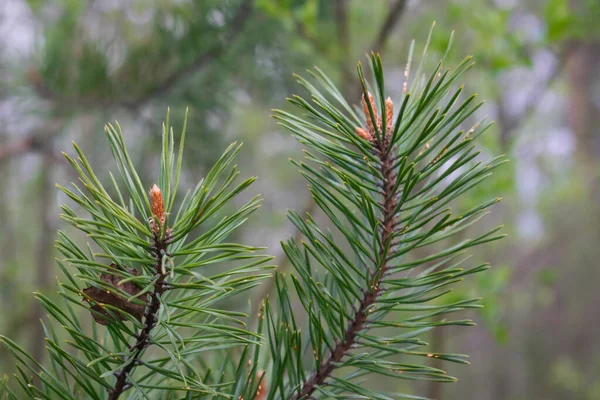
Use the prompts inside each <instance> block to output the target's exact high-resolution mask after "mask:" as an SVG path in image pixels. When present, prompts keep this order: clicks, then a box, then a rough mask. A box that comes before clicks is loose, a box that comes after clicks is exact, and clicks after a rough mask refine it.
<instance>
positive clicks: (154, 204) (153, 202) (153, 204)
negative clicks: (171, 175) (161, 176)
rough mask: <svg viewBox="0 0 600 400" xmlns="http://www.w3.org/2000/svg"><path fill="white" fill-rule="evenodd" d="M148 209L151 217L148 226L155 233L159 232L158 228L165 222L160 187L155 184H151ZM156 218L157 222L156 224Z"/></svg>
mask: <svg viewBox="0 0 600 400" xmlns="http://www.w3.org/2000/svg"><path fill="white" fill-rule="evenodd" d="M148 194H149V195H150V211H151V212H152V219H151V221H150V228H151V229H152V232H153V233H155V234H157V233H158V232H160V228H161V226H162V225H164V223H165V202H164V200H163V195H162V192H161V190H160V188H159V187H158V186H157V185H153V186H152V188H151V189H150V191H149V192H148ZM157 220H158V222H159V224H160V225H158V224H156V221H157Z"/></svg>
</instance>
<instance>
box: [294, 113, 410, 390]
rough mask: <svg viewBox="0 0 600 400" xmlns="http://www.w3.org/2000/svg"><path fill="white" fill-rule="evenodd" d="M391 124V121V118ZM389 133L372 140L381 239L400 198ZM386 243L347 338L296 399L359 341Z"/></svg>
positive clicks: (386, 238) (383, 269) (382, 271)
mask: <svg viewBox="0 0 600 400" xmlns="http://www.w3.org/2000/svg"><path fill="white" fill-rule="evenodd" d="M389 123H390V124H391V121H390V122H389ZM390 139H391V138H390V137H389V136H385V137H381V138H380V139H379V140H375V141H374V143H373V146H374V149H373V153H374V154H375V155H376V156H377V158H378V160H379V170H380V172H381V176H382V177H383V179H382V180H381V185H382V188H383V194H382V196H383V200H382V201H381V203H380V205H381V209H382V210H383V212H382V215H383V217H382V218H383V222H382V227H381V233H380V235H381V243H389V242H390V239H391V237H392V234H393V233H394V225H395V224H396V222H397V216H398V214H397V212H396V211H395V210H396V203H397V198H396V194H395V192H394V188H395V187H396V185H397V182H396V181H397V178H398V177H397V175H396V174H395V173H394V168H393V166H394V164H395V162H396V160H395V159H394V158H393V156H392V155H391V154H390V152H389V151H388V147H389V146H390ZM388 251H389V250H386V248H385V247H382V248H381V249H380V254H379V259H380V260H383V261H382V264H381V265H380V266H378V267H377V268H376V269H374V270H373V271H372V272H371V277H370V281H371V284H370V286H369V288H368V289H367V290H366V291H365V293H364V295H363V298H362V300H361V301H360V305H359V307H358V309H357V310H356V312H355V313H354V316H353V318H352V319H351V321H350V324H349V326H348V328H347V329H346V332H345V334H344V339H343V340H342V341H341V342H340V343H338V344H337V345H336V347H335V349H334V350H333V351H332V352H331V355H330V356H329V358H327V359H326V360H325V361H324V362H323V363H321V366H320V367H319V368H318V370H317V372H315V373H314V374H313V376H312V378H310V379H309V380H308V381H307V382H306V383H305V384H304V386H303V387H302V388H301V390H300V391H299V392H298V393H297V394H296V395H294V397H292V399H293V400H299V399H305V398H310V396H311V395H312V393H313V392H314V391H315V390H316V388H317V386H319V385H322V384H323V383H324V382H325V380H326V379H327V378H329V377H330V376H331V374H332V372H333V371H334V369H335V366H334V364H335V363H339V362H341V361H342V359H343V358H344V357H345V356H346V355H347V354H348V352H349V351H350V349H352V346H353V345H354V344H355V343H356V340H357V334H358V333H360V332H361V331H363V330H364V329H366V328H367V326H368V317H369V310H370V309H371V307H372V306H373V305H374V304H375V303H376V302H377V299H378V298H379V295H380V294H381V293H382V290H381V286H380V285H381V279H382V278H383V277H384V276H385V275H386V273H387V270H388V260H387V252H388Z"/></svg>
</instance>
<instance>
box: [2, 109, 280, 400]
mask: <svg viewBox="0 0 600 400" xmlns="http://www.w3.org/2000/svg"><path fill="white" fill-rule="evenodd" d="M186 118H187V117H186ZM185 129H186V128H185V123H184V128H183V132H182V134H181V140H180V145H179V151H178V153H177V154H176V152H175V146H174V135H173V130H172V129H171V128H170V127H169V120H168V116H167V121H166V123H165V125H163V136H162V137H163V149H162V154H161V162H160V170H159V176H158V182H159V184H158V185H157V184H153V185H144V184H142V182H141V179H140V177H139V175H138V174H137V172H136V170H135V168H134V165H133V163H132V160H131V157H130V156H129V154H128V152H127V149H126V147H125V142H124V137H123V134H122V132H121V128H120V127H119V125H118V124H117V125H116V126H112V125H108V126H107V127H106V133H107V137H108V142H109V144H110V147H111V150H112V152H113V155H114V157H115V161H116V165H117V168H118V170H119V174H120V178H121V181H122V186H121V185H119V184H118V183H117V179H116V178H115V177H114V176H112V175H111V181H112V184H113V187H111V188H108V187H105V186H104V185H103V184H102V183H101V181H100V178H98V177H97V175H96V174H95V173H94V171H93V170H92V167H91V164H90V163H89V162H88V160H87V158H86V157H85V155H84V154H83V152H82V151H81V149H80V148H79V147H78V146H76V145H74V147H75V151H76V153H77V158H73V157H71V156H68V155H66V154H65V157H66V158H67V160H68V161H69V163H70V164H71V165H72V166H73V168H74V169H75V171H76V172H77V174H78V175H79V180H80V183H79V184H73V188H72V189H68V188H66V187H62V186H59V188H60V189H61V190H62V191H63V192H64V193H65V194H66V195H67V196H68V197H69V199H70V200H72V201H73V203H74V204H75V206H76V207H75V208H71V206H68V205H64V206H62V210H63V213H64V214H63V215H62V217H63V219H64V220H65V221H66V222H67V223H69V224H70V225H72V226H73V227H75V228H76V229H78V230H80V231H82V232H83V233H85V234H86V236H87V238H88V239H90V242H91V243H87V244H86V246H85V247H81V246H80V245H79V244H78V242H79V240H77V239H75V238H71V236H70V234H68V233H66V232H59V239H58V241H57V242H56V246H57V248H58V250H59V252H60V253H61V255H62V256H63V258H62V259H61V260H59V261H58V264H59V266H60V268H61V269H62V271H63V273H64V276H65V277H66V281H65V282H59V295H60V298H59V299H58V300H56V299H54V298H52V297H48V296H46V295H44V294H41V293H37V294H36V297H37V298H38V299H39V300H40V301H41V303H42V305H43V306H44V308H45V309H46V311H47V312H48V314H49V317H50V319H51V321H50V322H49V324H47V325H45V326H44V328H45V331H46V341H47V348H48V353H49V356H50V365H49V366H45V365H41V364H40V363H38V362H37V361H36V360H34V359H33V358H31V356H29V355H28V354H27V353H26V352H25V351H24V350H23V349H22V348H21V347H20V346H19V345H17V344H16V343H15V342H14V341H12V340H10V339H8V338H6V337H0V341H1V342H2V343H4V345H6V347H7V348H8V349H9V350H10V351H11V352H12V353H13V355H14V356H15V357H16V359H17V361H18V364H17V369H18V371H19V375H17V376H16V380H17V381H18V382H19V384H20V386H21V389H22V390H23V392H24V393H25V395H26V396H27V397H29V398H41V399H55V398H59V399H82V398H89V399H98V400H100V399H110V400H114V399H118V398H123V397H125V396H127V397H128V398H132V399H152V398H155V399H164V398H171V397H172V398H175V397H179V398H181V397H183V398H199V396H201V395H207V396H209V397H215V396H216V397H222V398H230V393H238V394H239V396H249V394H250V393H252V391H256V384H255V383H256V377H255V376H250V375H249V373H241V371H245V369H243V368H242V369H240V368H235V369H234V368H231V365H232V364H236V365H237V361H240V362H242V361H246V360H248V357H249V354H251V351H255V350H253V349H255V347H256V346H258V345H259V344H260V343H261V340H260V335H258V334H256V333H255V332H253V331H251V330H249V329H248V328H247V327H246V322H245V317H246V314H244V313H242V312H237V311H232V310H229V309H228V308H227V307H226V304H225V303H224V300H227V299H229V298H231V297H232V296H235V295H238V294H240V293H242V292H245V291H247V290H249V289H251V288H252V287H254V286H256V285H258V284H259V283H260V281H261V280H262V279H264V278H267V277H269V276H270V274H269V271H268V270H269V269H270V268H271V266H269V265H267V264H266V263H267V261H269V260H270V259H271V257H269V256H266V255H264V254H262V251H261V249H260V248H256V247H251V246H244V245H241V244H237V243H228V242H225V240H227V238H228V237H229V236H230V235H231V234H232V233H233V232H234V230H235V229H237V228H238V227H239V226H240V225H242V224H243V223H244V222H245V221H246V219H247V218H248V216H249V215H250V214H251V213H252V212H253V211H254V210H256V209H257V207H258V206H259V202H260V200H259V198H258V197H255V198H253V199H251V200H250V201H249V202H248V203H246V204H245V205H243V206H242V207H241V208H239V209H237V210H235V209H234V210H231V212H230V213H228V215H226V216H224V217H222V218H221V219H220V220H218V221H214V220H213V219H212V218H211V217H213V216H214V215H215V214H216V213H217V212H218V211H219V210H221V209H222V208H223V207H225V206H226V205H227V203H228V202H229V201H230V200H231V199H232V198H234V197H235V196H236V195H238V194H239V193H240V192H241V191H243V190H244V189H246V188H247V187H248V186H249V185H250V184H251V183H252V182H253V181H254V178H249V179H246V180H244V181H242V182H239V183H238V182H236V181H237V179H236V178H237V177H238V174H239V172H238V171H237V168H236V167H235V166H232V162H233V159H234V157H235V156H236V154H237V153H238V151H239V149H240V146H239V145H236V144H233V145H231V146H230V147H229V148H228V149H227V150H226V151H225V153H224V154H223V156H222V157H221V158H220V159H219V160H218V161H217V163H216V164H215V165H214V167H213V168H212V169H211V170H210V171H209V172H208V174H207V175H206V177H205V178H204V179H202V180H201V181H200V182H199V183H198V184H197V185H196V187H195V188H194V189H193V190H192V191H191V192H188V194H187V195H186V196H185V198H184V199H183V200H181V201H179V209H178V210H177V212H174V207H175V204H176V203H177V202H178V200H177V193H178V185H179V182H180V174H181V166H182V154H183V152H182V149H183V143H184V138H185ZM150 186H151V188H150V190H149V191H148V192H146V189H145V187H150ZM123 187H124V190H123ZM80 212H84V213H88V214H89V217H86V216H80ZM207 225H208V226H207ZM201 226H202V228H201V229H198V228H199V227H201ZM82 309H83V311H84V312H83V313H82ZM86 314H87V315H88V317H86ZM89 315H91V317H90V316H89ZM88 318H89V320H90V321H89V322H88V321H87V319H88ZM64 339H66V342H64ZM63 343H66V344H63ZM223 359H227V360H229V364H223V362H222V360H223ZM219 369H221V372H219V373H214V372H213V373H212V374H213V375H214V374H217V375H218V376H217V377H216V379H215V377H213V376H211V371H218V370H219ZM31 377H35V381H34V380H32V379H31ZM2 390H3V391H4V394H5V395H6V396H7V397H8V398H10V399H16V398H17V395H16V394H15V393H14V392H12V391H10V390H9V389H8V388H7V387H6V385H5V384H4V382H3V383H2ZM173 396H175V397H173ZM247 398H249V397H247Z"/></svg>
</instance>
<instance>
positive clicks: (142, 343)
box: [108, 185, 171, 400]
mask: <svg viewBox="0 0 600 400" xmlns="http://www.w3.org/2000/svg"><path fill="white" fill-rule="evenodd" d="M149 195H150V205H151V212H152V217H151V219H150V221H149V224H150V228H151V230H152V244H151V246H150V251H151V252H152V255H153V257H154V262H155V263H154V266H153V268H154V273H155V275H156V276H158V279H157V280H156V283H155V284H154V288H153V291H152V292H151V293H150V294H149V301H148V302H147V304H146V308H145V312H144V316H143V327H142V328H141V330H140V331H139V332H138V333H137V335H136V341H135V343H134V344H133V345H131V346H130V347H129V351H130V353H131V355H130V356H129V358H128V359H127V361H126V362H125V364H124V365H123V367H122V368H121V369H119V370H118V371H116V372H115V374H114V375H115V377H116V381H115V384H114V386H113V388H112V389H110V390H109V392H108V393H109V397H108V399H109V400H116V399H118V398H119V396H120V395H121V394H122V393H123V392H124V391H126V390H127V389H129V388H130V387H131V383H128V379H129V375H130V374H131V372H132V371H133V369H134V368H135V367H136V365H138V364H139V362H140V356H141V354H142V352H143V351H144V350H145V349H146V348H147V347H148V346H149V345H150V344H151V341H152V340H151V337H150V332H151V331H152V329H153V328H154V326H155V325H156V319H157V313H158V311H159V309H160V297H161V296H162V295H163V293H164V292H165V290H166V289H167V286H168V285H167V283H166V282H165V279H166V277H167V274H166V272H165V270H164V268H163V267H162V262H163V257H164V256H165V255H166V256H168V253H167V247H168V245H169V240H170V239H171V232H170V229H169V228H168V227H165V226H164V225H165V221H166V214H165V205H164V200H163V195H162V192H161V190H160V188H159V187H158V186H157V185H154V186H152V189H150V192H149ZM163 233H164V234H163Z"/></svg>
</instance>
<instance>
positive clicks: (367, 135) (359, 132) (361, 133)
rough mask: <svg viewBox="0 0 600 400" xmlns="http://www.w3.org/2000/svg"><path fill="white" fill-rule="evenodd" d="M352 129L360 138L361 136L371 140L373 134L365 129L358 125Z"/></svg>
mask: <svg viewBox="0 0 600 400" xmlns="http://www.w3.org/2000/svg"><path fill="white" fill-rule="evenodd" d="M354 131H355V132H356V134H357V135H358V136H359V137H361V138H363V139H365V140H368V141H371V140H373V136H372V135H371V134H370V133H369V132H367V131H365V130H364V129H363V128H360V127H358V126H357V127H355V128H354Z"/></svg>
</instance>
